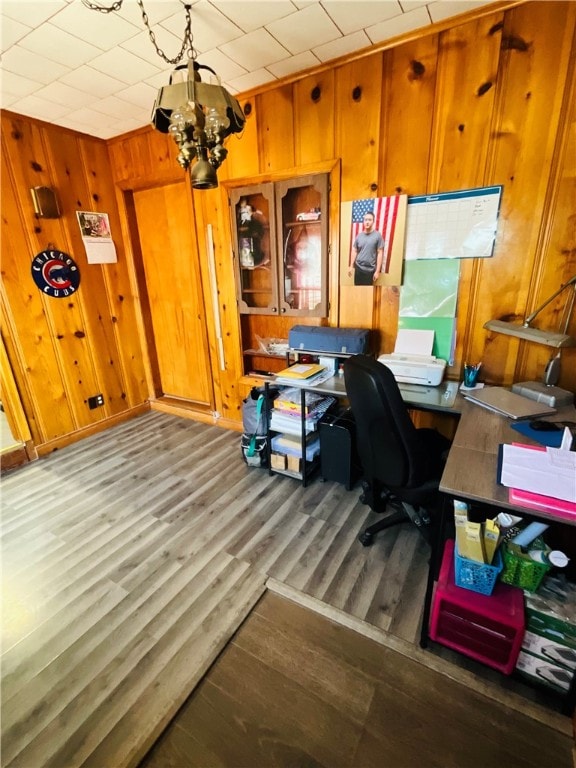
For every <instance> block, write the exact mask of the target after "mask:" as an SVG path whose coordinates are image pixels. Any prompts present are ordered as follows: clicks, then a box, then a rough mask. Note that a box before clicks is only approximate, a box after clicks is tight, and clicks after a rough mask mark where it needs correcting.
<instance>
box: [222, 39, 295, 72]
mask: <svg viewBox="0 0 576 768" xmlns="http://www.w3.org/2000/svg"><path fill="white" fill-rule="evenodd" d="M220 50H222V51H223V52H224V53H225V54H226V56H229V57H230V58H231V59H232V60H233V61H235V62H236V63H237V64H240V66H242V67H243V68H244V69H245V70H248V72H251V71H252V70H254V69H260V67H265V66H267V65H268V64H274V62H276V61H281V60H282V59H285V58H286V57H287V56H289V55H290V51H287V50H286V48H284V47H283V46H281V45H280V43H279V42H278V41H277V40H275V39H274V38H273V37H272V35H271V34H270V33H269V32H267V31H266V30H265V29H257V30H256V31H255V32H249V33H248V34H247V35H244V36H243V37H239V38H238V39H237V40H233V41H232V42H231V43H226V44H225V45H221V46H220Z"/></svg>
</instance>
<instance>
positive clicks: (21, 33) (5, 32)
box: [0, 16, 31, 51]
mask: <svg viewBox="0 0 576 768" xmlns="http://www.w3.org/2000/svg"><path fill="white" fill-rule="evenodd" d="M30 30H31V28H30V27H27V26H26V25H25V24H22V23H21V22H19V21H15V20H14V19H9V18H7V17H6V16H5V17H4V18H3V19H2V24H1V25H0V40H1V41H2V50H3V51H7V50H8V49H9V48H10V46H11V45H15V44H16V43H17V42H18V40H21V39H22V38H23V37H25V36H26V35H27V34H28V33H29V32H30Z"/></svg>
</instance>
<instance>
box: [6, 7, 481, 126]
mask: <svg viewBox="0 0 576 768" xmlns="http://www.w3.org/2000/svg"><path fill="white" fill-rule="evenodd" d="M91 2H93V3H95V4H100V5H102V6H108V7H110V6H112V4H113V3H114V2H119V3H120V4H121V8H120V10H119V11H113V12H110V13H99V12H98V11H95V10H90V9H89V8H86V7H85V5H84V4H83V2H82V0H0V40H1V45H2V65H1V66H2V71H1V74H2V77H1V78H0V104H1V105H2V107H3V108H4V109H10V110H11V111H13V112H16V113H21V114H25V115H30V116H31V117H36V118H38V119H40V120H47V121H49V122H55V123H56V124H58V125H63V126H65V127H68V128H72V129H73V130H78V131H82V132H83V133H88V134H90V135H91V136H96V137H98V138H103V139H109V138H112V137H113V136H118V135H120V134H122V133H125V132H127V131H131V130H134V129H136V128H140V127H142V126H144V125H148V124H149V122H150V114H151V111H152V105H153V103H154V99H155V98H156V94H157V92H158V89H159V88H161V87H162V86H164V85H167V84H168V82H169V77H170V73H171V71H172V70H173V69H174V67H175V65H173V64H167V63H166V62H165V61H163V60H162V59H161V58H160V57H159V56H158V54H157V53H156V51H155V50H154V46H153V44H152V42H151V40H150V37H149V34H148V31H147V29H146V27H145V25H144V22H143V20H142V13H141V10H140V7H139V5H138V2H137V0H91ZM490 2H491V0H428V1H427V0H190V5H191V12H190V13H191V20H192V36H193V44H194V48H195V51H196V53H197V60H198V61H199V63H201V64H205V65H207V66H210V67H211V68H212V69H213V70H215V71H216V72H217V73H218V74H219V75H220V77H221V78H222V82H223V84H224V86H225V87H226V88H228V89H229V91H230V92H231V93H234V94H242V93H243V92H245V91H247V90H251V89H253V88H258V87H260V86H262V85H266V84H267V83H270V82H273V81H274V80H275V79H277V78H282V77H287V76H291V75H295V74H297V73H298V72H302V71H304V70H308V69H310V68H312V67H315V66H317V65H318V64H320V63H322V62H329V61H333V60H336V59H339V58H340V57H342V56H346V55H349V54H353V53H355V52H356V51H358V50H361V49H363V48H366V46H368V45H370V43H382V42H384V41H386V40H388V39H391V38H393V37H396V36H397V35H401V34H403V33H404V32H409V31H411V30H415V29H420V28H426V27H427V26H430V24H432V23H433V22H434V21H440V20H444V19H446V18H449V17H451V16H454V15H458V14H461V13H463V12H464V11H466V10H470V9H471V8H473V7H476V6H478V5H490ZM143 3H144V8H145V11H146V15H147V18H148V20H149V24H150V25H151V27H152V30H153V33H154V35H155V36H156V42H157V45H158V46H159V47H160V48H161V49H162V50H163V51H164V53H165V54H166V56H167V57H168V58H174V57H175V56H176V55H177V54H178V53H179V51H180V49H181V46H182V40H183V35H184V30H185V26H186V13H185V11H184V8H183V2H181V0H143Z"/></svg>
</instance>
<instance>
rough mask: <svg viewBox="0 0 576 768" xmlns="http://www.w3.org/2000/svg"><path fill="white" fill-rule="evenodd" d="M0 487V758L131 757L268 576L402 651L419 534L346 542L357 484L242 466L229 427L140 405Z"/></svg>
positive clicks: (7, 762)
mask: <svg viewBox="0 0 576 768" xmlns="http://www.w3.org/2000/svg"><path fill="white" fill-rule="evenodd" d="M1 484H2V498H1V502H2V563H3V566H2V567H3V579H2V590H3V595H2V597H3V621H2V677H3V683H2V765H3V766H11V767H12V766H14V767H15V766H23V768H38V767H39V766H54V767H55V768H63V767H64V766H66V767H67V766H79V765H87V766H98V768H103V767H104V766H105V767H106V768H116V766H125V765H136V764H137V763H138V761H139V760H140V759H141V758H142V757H143V756H144V754H145V753H146V752H147V751H148V749H149V748H150V746H151V745H152V744H153V743H154V740H155V739H156V738H157V737H158V736H159V735H160V733H161V731H162V730H163V728H164V727H165V726H166V725H167V724H168V722H169V721H170V719H171V718H172V716H173V715H174V714H175V713H176V711H177V710H178V708H179V707H180V706H181V705H182V704H183V702H184V701H185V700H186V698H187V697H188V695H189V694H190V693H191V691H192V690H193V689H194V687H195V685H196V684H197V683H198V682H199V680H200V679H201V678H202V676H203V674H204V673H205V671H206V670H207V669H208V667H209V666H210V664H211V663H212V662H213V660H214V659H215V658H216V656H217V655H218V653H219V652H220V651H221V650H222V649H223V648H224V647H225V646H226V643H227V642H228V640H229V639H230V637H231V636H232V635H233V633H234V632H235V630H236V629H237V628H238V626H239V625H240V624H241V622H242V621H243V620H244V618H245V617H246V616H247V615H248V613H249V612H250V610H251V608H252V607H253V606H254V605H255V603H256V602H257V601H258V600H259V598H260V597H261V596H262V595H263V594H264V592H265V590H266V584H267V581H268V579H269V578H270V577H273V579H274V580H276V582H277V583H278V584H280V585H283V586H284V587H285V588H286V589H288V590H292V592H294V593H295V594H298V595H301V596H302V597H303V598H309V599H310V600H312V601H315V602H314V605H313V607H318V606H329V607H330V608H331V610H333V611H335V612H338V613H339V614H340V615H341V616H342V617H347V618H349V619H350V620H351V621H353V622H358V623H359V625H361V626H362V627H364V628H372V629H373V630H374V631H375V632H380V633H381V632H382V631H385V632H387V633H390V637H392V638H397V639H398V641H399V642H403V643H406V644H407V645H409V646H410V647H413V646H414V644H415V641H416V638H417V636H418V629H419V623H420V620H421V610H422V599H423V593H424V588H425V577H426V571H427V545H426V544H425V542H424V540H423V539H422V537H421V536H420V535H419V534H418V532H417V531H416V530H415V529H413V528H412V527H411V526H410V524H408V523H406V524H403V525H401V526H396V527H395V528H392V529H389V530H388V531H386V532H385V533H384V534H382V535H380V536H379V537H378V539H377V542H376V543H375V545H373V546H372V547H370V548H364V547H362V546H361V545H360V544H359V543H358V542H357V540H356V536H357V533H358V531H359V530H360V528H361V527H362V526H363V525H366V524H368V523H371V522H374V520H375V519H376V515H374V513H372V512H370V510H368V508H367V507H365V506H363V505H362V504H360V502H359V501H358V491H357V490H356V491H351V492H348V491H346V490H345V488H344V487H343V486H342V485H339V484H337V483H333V482H326V483H322V482H320V481H319V480H316V481H314V482H312V484H311V485H310V486H309V487H308V488H305V489H304V488H302V487H301V485H300V484H299V483H298V482H297V481H295V480H293V479H290V478H286V477H281V476H278V475H273V476H270V475H268V473H267V472H266V471H262V470H256V469H252V468H248V467H247V466H246V465H245V464H244V463H243V462H242V460H241V457H240V449H239V435H238V434H236V433H232V432H229V431H226V430H223V429H219V428H217V427H213V426H208V425H205V424H200V423H197V422H193V421H189V420H184V419H180V418H178V417H175V416H172V415H168V414H164V413H159V412H150V413H147V414H145V415H143V416H141V417H139V418H137V419H134V420H132V421H130V422H127V423H126V424H122V425H118V426H116V427H114V428H112V429H110V430H108V431H107V432H105V433H101V434H98V435H94V436H91V437H89V438H86V439H85V440H83V441H81V442H79V443H76V444H74V445H71V446H69V447H67V448H65V449H63V450H60V451H57V452H55V453H53V454H51V455H50V456H47V457H45V458H43V459H41V460H39V461H37V462H35V463H33V464H31V465H27V466H25V467H22V468H19V469H17V470H14V471H12V472H9V473H7V474H5V475H3V476H2V479H1ZM426 656H427V657H428V656H431V655H430V654H426ZM542 716H543V717H545V716H547V715H546V713H543V714H542ZM563 720H565V718H563ZM559 727H561V728H562V727H563V726H562V725H560V726H559Z"/></svg>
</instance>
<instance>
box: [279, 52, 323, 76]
mask: <svg viewBox="0 0 576 768" xmlns="http://www.w3.org/2000/svg"><path fill="white" fill-rule="evenodd" d="M318 64H320V59H317V58H316V56H314V54H313V53H312V51H304V52H303V53H298V54H296V56H289V57H288V58H287V59H284V60H283V61H279V62H277V63H276V64H270V65H269V66H268V67H266V69H269V70H270V72H272V74H273V75H275V76H276V77H278V78H280V77H288V76H289V75H295V74H297V73H298V72H303V71H304V70H305V69H310V68H311V67H317V66H318Z"/></svg>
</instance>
